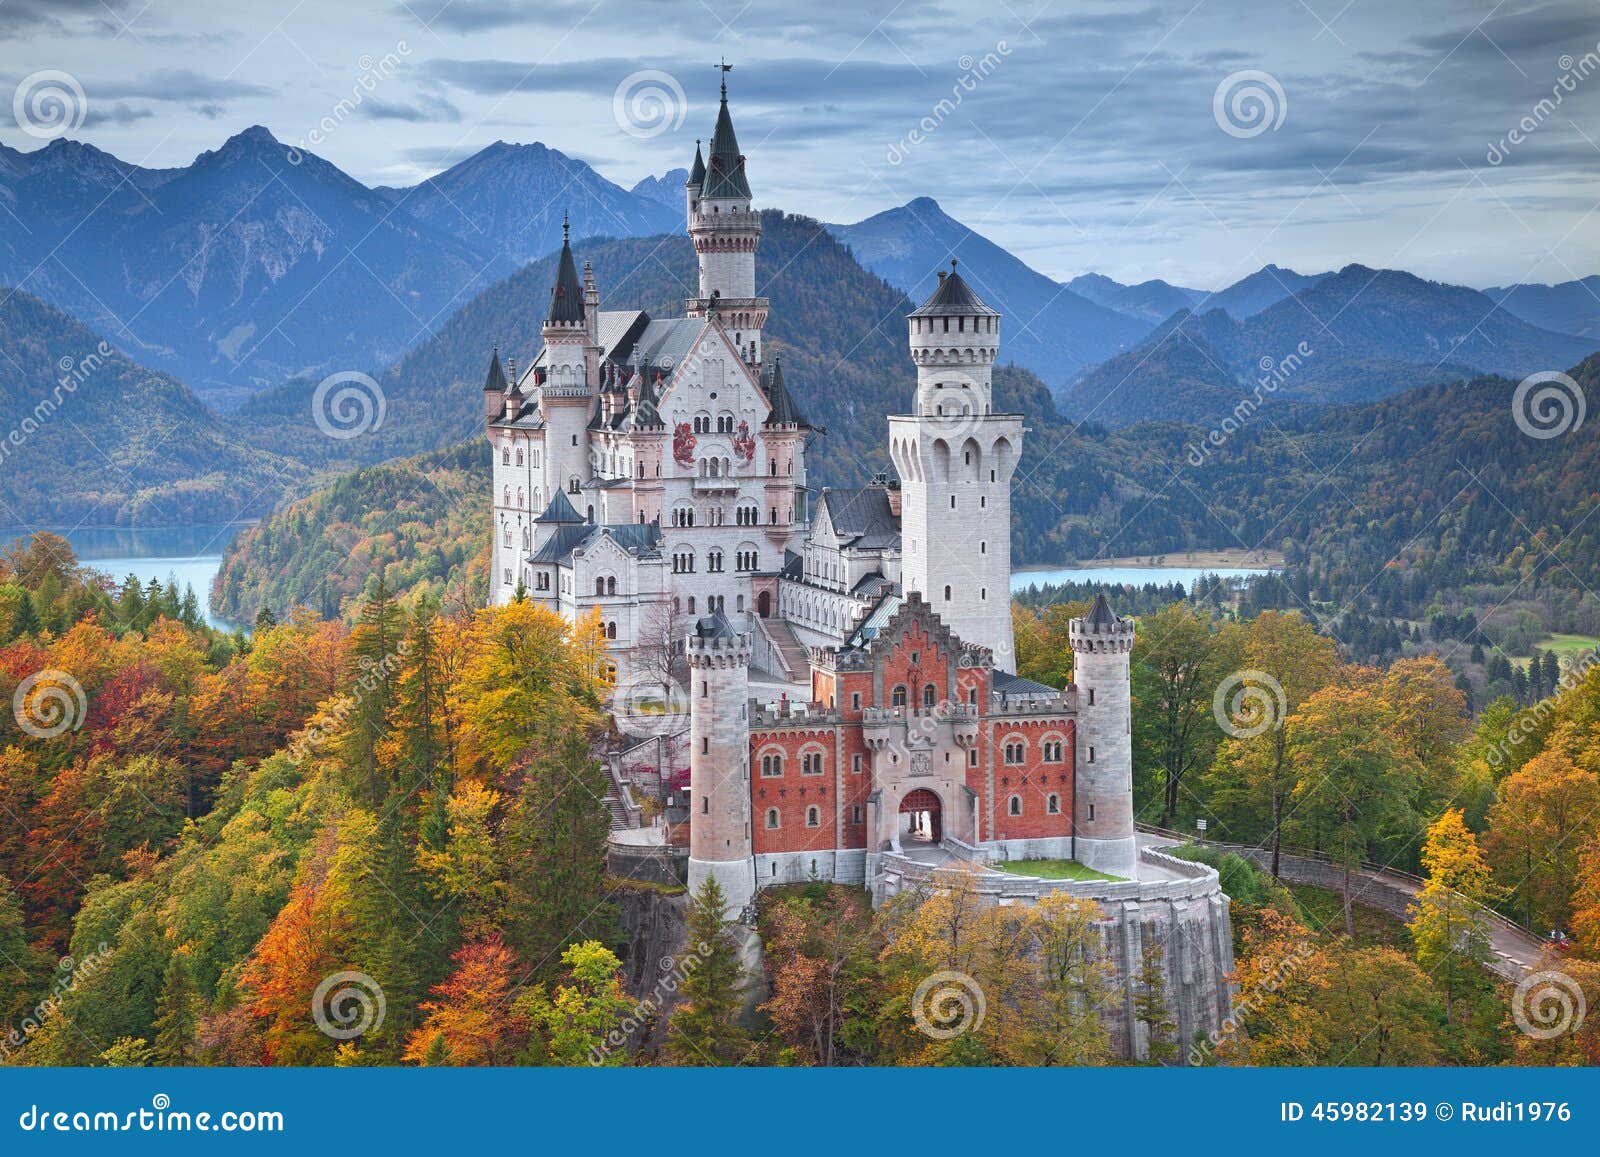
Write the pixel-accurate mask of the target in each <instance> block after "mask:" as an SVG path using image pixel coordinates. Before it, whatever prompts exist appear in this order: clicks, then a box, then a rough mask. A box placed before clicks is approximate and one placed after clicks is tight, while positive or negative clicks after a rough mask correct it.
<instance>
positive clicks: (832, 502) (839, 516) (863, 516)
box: [822, 486, 900, 550]
mask: <svg viewBox="0 0 1600 1157" xmlns="http://www.w3.org/2000/svg"><path fill="white" fill-rule="evenodd" d="M822 506H823V509H824V510H826V511H827V514H828V522H829V524H830V525H831V526H832V527H833V531H834V533H835V534H837V535H838V536H839V539H840V541H841V542H843V543H844V545H846V546H850V547H855V548H857V549H860V550H884V549H887V548H892V547H895V546H898V545H899V543H900V519H899V518H897V517H896V516H895V513H894V511H893V509H891V508H890V506H889V493H888V491H886V490H884V488H883V487H881V486H862V487H858V488H851V489H843V490H831V489H830V490H824V491H823V492H822Z"/></svg>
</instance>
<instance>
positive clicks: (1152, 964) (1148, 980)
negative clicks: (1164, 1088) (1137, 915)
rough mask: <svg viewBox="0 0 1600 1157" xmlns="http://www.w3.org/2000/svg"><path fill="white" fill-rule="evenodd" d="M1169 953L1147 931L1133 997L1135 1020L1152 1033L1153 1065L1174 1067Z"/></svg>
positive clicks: (1175, 1046)
mask: <svg viewBox="0 0 1600 1157" xmlns="http://www.w3.org/2000/svg"><path fill="white" fill-rule="evenodd" d="M1165 961H1166V949H1165V948H1164V947H1162V944H1161V941H1160V940H1157V939H1156V938H1155V937H1154V936H1151V935H1150V934H1149V932H1148V930H1147V931H1146V935H1145V938H1144V959H1143V962H1142V963H1141V964H1140V966H1139V983H1138V988H1137V990H1136V991H1135V992H1134V996H1133V1018H1134V1019H1135V1020H1137V1021H1139V1022H1140V1023H1141V1024H1143V1025H1144V1026H1145V1029H1146V1031H1147V1032H1148V1033H1149V1039H1148V1047H1147V1050H1146V1051H1147V1055H1148V1058H1149V1060H1150V1063H1151V1064H1156V1065H1166V1064H1171V1063H1172V1061H1173V1060H1174V1059H1176V1057H1177V1055H1178V1044H1177V1041H1176V1039H1175V1038H1176V1036H1177V1032H1178V1026H1177V1024H1176V1023H1174V1022H1173V1019H1172V1014H1171V1012H1170V1010H1168V1008H1167V972H1166V968H1165V967H1164V964H1165Z"/></svg>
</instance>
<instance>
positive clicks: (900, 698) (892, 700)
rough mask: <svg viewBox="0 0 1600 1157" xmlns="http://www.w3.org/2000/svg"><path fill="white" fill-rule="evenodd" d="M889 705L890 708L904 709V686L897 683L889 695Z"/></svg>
mask: <svg viewBox="0 0 1600 1157" xmlns="http://www.w3.org/2000/svg"><path fill="white" fill-rule="evenodd" d="M889 705H890V706H891V707H904V706H905V705H906V688H905V684H903V683H897V684H896V685H895V689H894V690H893V691H891V692H890V693H889Z"/></svg>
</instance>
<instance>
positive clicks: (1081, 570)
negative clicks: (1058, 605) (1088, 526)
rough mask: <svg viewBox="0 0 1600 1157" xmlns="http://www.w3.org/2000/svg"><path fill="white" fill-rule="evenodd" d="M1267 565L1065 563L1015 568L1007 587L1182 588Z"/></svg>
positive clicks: (1263, 570) (1250, 573)
mask: <svg viewBox="0 0 1600 1157" xmlns="http://www.w3.org/2000/svg"><path fill="white" fill-rule="evenodd" d="M1274 569H1275V568H1273V567H1270V566H1068V567H1055V568H1052V569H1045V570H1019V571H1013V572H1012V575H1011V589H1012V590H1013V591H1025V590H1027V589H1028V587H1030V586H1032V585H1034V584H1035V583H1037V584H1038V585H1039V586H1045V585H1047V584H1051V583H1105V584H1107V585H1126V586H1135V587H1142V586H1144V585H1145V584H1146V583H1182V584H1183V587H1184V589H1185V590H1188V589H1189V588H1190V587H1192V586H1193V585H1194V581H1195V580H1196V579H1197V578H1199V577H1200V576H1201V575H1208V574H1214V575H1218V576H1220V577H1222V578H1252V577H1254V576H1256V575H1263V574H1271V573H1272V572H1273V570H1274Z"/></svg>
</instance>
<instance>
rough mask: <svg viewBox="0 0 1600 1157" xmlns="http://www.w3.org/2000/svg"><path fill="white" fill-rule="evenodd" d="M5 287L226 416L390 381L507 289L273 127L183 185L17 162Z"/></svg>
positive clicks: (477, 259)
mask: <svg viewBox="0 0 1600 1157" xmlns="http://www.w3.org/2000/svg"><path fill="white" fill-rule="evenodd" d="M0 199H3V200H4V202H5V204H6V207H7V209H9V210H10V214H11V215H12V220H11V224H10V225H9V226H8V228H7V229H6V230H5V233H6V236H7V243H6V246H5V248H4V249H0V282H4V283H7V284H10V285H13V286H16V287H17V288H20V289H23V290H26V291H27V292H29V293H31V294H33V295H35V296H37V297H40V298H42V299H44V300H47V301H49V302H51V303H52V304H55V305H57V306H59V307H60V308H62V309H65V310H67V311H68V312H70V313H72V314H74V315H75V316H77V317H78V318H79V319H81V320H83V321H84V322H86V323H87V324H88V325H90V326H91V327H92V328H94V329H95V330H97V331H99V332H100V333H103V334H105V335H106V336H107V338H109V339H110V340H111V341H112V342H113V343H114V344H115V345H117V346H118V347H119V348H121V349H122V350H124V351H125V352H127V353H128V354H129V356H131V357H133V358H135V359H136V360H138V361H140V362H143V363H144V364H146V365H149V366H151V367H152V368H156V369H160V370H164V371H166V372H168V373H171V374H174V375H176V376H178V377H180V378H181V379H183V380H184V381H185V382H186V383H188V384H189V385H190V386H191V387H192V388H193V389H194V391H195V392H196V393H197V394H198V395H200V396H201V397H204V398H206V399H207V400H208V401H211V402H213V403H220V404H228V403H230V402H234V401H237V400H239V399H241V398H242V397H244V396H247V395H248V394H249V393H250V392H252V391H253V390H255V389H258V388H260V387H261V386H263V385H267V384H271V383H275V382H280V381H282V380H284V379H285V378H287V377H290V376H293V375H296V374H300V375H319V374H323V373H327V372H330V371H335V370H356V369H359V370H366V369H374V368H377V367H380V366H382V365H384V364H385V363H387V362H390V361H392V360H394V359H395V358H396V357H398V356H399V355H400V354H401V353H403V352H404V351H405V349H406V348H407V347H408V346H409V345H411V344H412V343H413V342H414V341H416V340H417V339H418V338H419V337H422V336H426V334H427V333H428V332H429V330H430V328H431V326H432V325H433V324H434V323H435V319H437V318H439V317H442V316H447V315H448V314H449V313H450V312H452V311H453V310H454V308H455V307H456V306H457V305H459V304H460V303H461V302H463V301H465V300H467V299H468V298H470V297H471V296H472V295H473V294H474V293H476V292H477V291H478V290H479V289H481V288H482V287H483V286H484V285H485V284H487V281H488V280H492V277H488V276H486V273H490V274H492V272H493V271H492V270H491V271H486V270H485V268H484V266H485V261H484V257H483V256H482V254H481V253H480V252H479V251H477V250H475V249H474V248H472V247H470V246H467V245H464V244H462V243H461V242H459V241H457V240H456V239H454V238H452V237H450V236H449V235H448V234H445V233H440V232H436V231H435V230H433V229H431V228H429V227H428V226H426V225H424V224H422V223H421V222H419V221H417V220H416V219H415V218H413V217H410V216H408V215H407V214H405V213H402V212H396V211H394V208H393V206H392V205H391V204H389V203H388V202H387V201H386V199H385V198H384V197H382V196H380V195H379V194H377V193H375V192H374V191H373V190H371V189H368V188H367V187H366V186H364V185H362V184H361V183H360V182H358V181H355V180H353V179H352V178H350V177H348V176H346V175H345V174H344V173H342V172H340V171H339V170H338V169H337V168H335V167H334V166H333V165H330V164H328V163H327V162H326V161H324V160H322V159H321V158H319V157H316V156H314V155H311V154H309V153H305V154H302V153H299V152H297V151H296V150H294V149H292V148H291V147H289V146H287V145H284V144H281V143H279V142H278V141H277V140H275V139H274V138H273V136H272V134H271V133H269V132H268V131H267V130H266V129H264V128H261V127H259V126H257V127H254V128H250V129H246V130H245V131H244V132H241V133H239V134H237V135H236V136H233V137H230V138H229V139H228V140H227V141H226V142H225V143H224V144H223V145H222V146H221V147H220V148H218V149H215V150H213V151H210V152H205V153H202V154H200V156H198V157H196V158H195V160H194V163H193V164H191V165H188V166H187V167H185V168H181V169H169V170H160V171H155V170H147V169H142V168H140V167H138V166H136V165H129V164H127V163H126V162H123V161H120V160H118V159H117V158H115V157H113V156H111V155H110V154H108V153H105V152H102V151H101V150H99V149H95V148H92V147H90V146H87V145H82V144H77V143H73V142H69V141H58V142H52V143H51V144H50V145H48V146H46V147H45V148H43V149H40V150H38V151H36V152H33V153H27V154H23V153H17V152H14V151H12V150H9V149H6V150H3V168H0Z"/></svg>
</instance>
